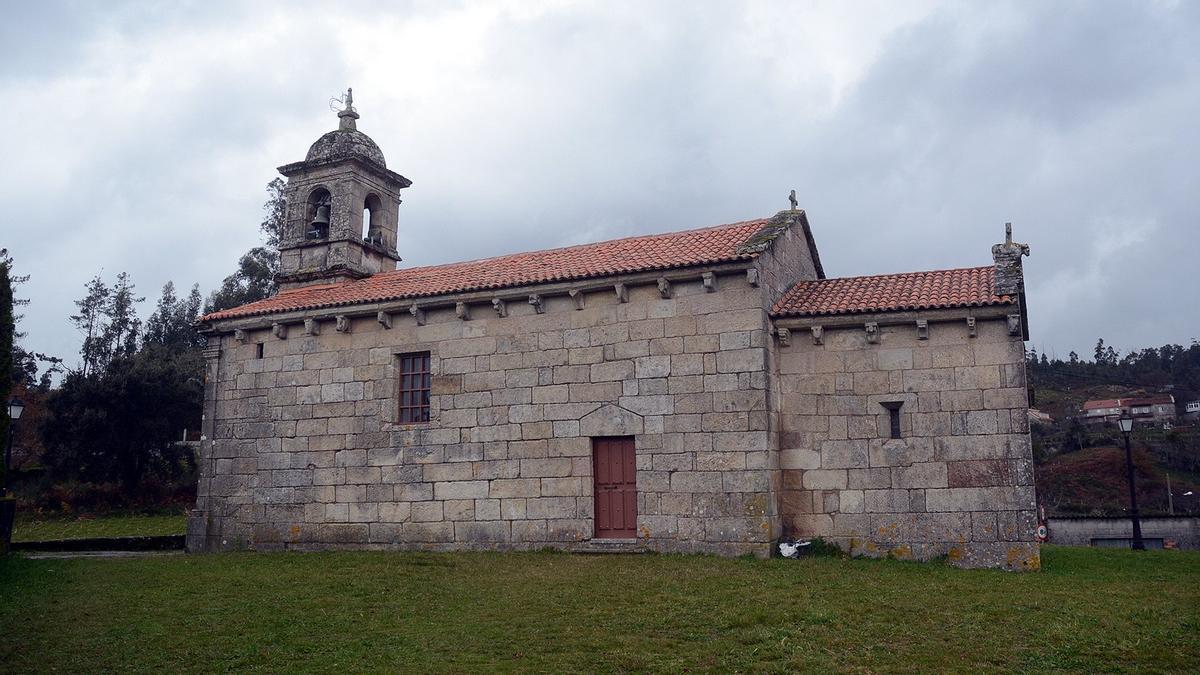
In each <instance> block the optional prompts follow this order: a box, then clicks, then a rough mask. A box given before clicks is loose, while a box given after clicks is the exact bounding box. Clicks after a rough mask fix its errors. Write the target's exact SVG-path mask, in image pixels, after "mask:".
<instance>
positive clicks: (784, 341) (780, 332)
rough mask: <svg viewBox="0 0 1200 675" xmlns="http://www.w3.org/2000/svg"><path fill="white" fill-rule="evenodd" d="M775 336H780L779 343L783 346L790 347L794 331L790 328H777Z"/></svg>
mask: <svg viewBox="0 0 1200 675" xmlns="http://www.w3.org/2000/svg"><path fill="white" fill-rule="evenodd" d="M775 337H778V338H779V345H780V346H781V347H790V346H791V344H792V331H791V329H790V328H778V329H776V330H775Z"/></svg>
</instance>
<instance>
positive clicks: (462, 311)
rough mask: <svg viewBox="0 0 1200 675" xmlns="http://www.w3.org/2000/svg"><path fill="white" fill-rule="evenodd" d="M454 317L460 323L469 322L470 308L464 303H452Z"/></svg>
mask: <svg viewBox="0 0 1200 675" xmlns="http://www.w3.org/2000/svg"><path fill="white" fill-rule="evenodd" d="M454 316H456V317H458V318H459V319H460V320H462V321H470V320H471V308H470V307H469V306H468V305H467V303H465V302H456V303H454Z"/></svg>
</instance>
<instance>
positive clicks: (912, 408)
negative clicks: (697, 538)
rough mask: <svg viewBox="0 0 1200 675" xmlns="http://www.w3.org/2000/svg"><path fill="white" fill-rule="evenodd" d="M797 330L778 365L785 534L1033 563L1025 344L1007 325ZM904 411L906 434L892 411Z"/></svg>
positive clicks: (870, 550)
mask: <svg viewBox="0 0 1200 675" xmlns="http://www.w3.org/2000/svg"><path fill="white" fill-rule="evenodd" d="M942 318H943V319H944V320H941V321H937V322H933V321H931V322H929V323H928V325H927V328H925V329H923V330H919V329H918V327H917V325H916V322H915V321H913V322H908V323H897V324H893V325H881V326H879V328H878V339H877V341H876V340H872V339H870V338H869V337H868V333H867V331H866V330H865V329H864V325H863V324H861V323H860V324H858V325H842V326H840V327H838V326H834V327H828V326H827V327H825V328H824V330H823V332H822V334H821V338H820V340H819V341H820V344H816V342H817V341H818V340H817V339H814V338H813V337H812V334H811V332H810V330H809V328H810V326H811V325H815V323H819V322H818V321H816V320H813V321H809V322H807V324H805V325H799V324H794V325H793V333H792V335H791V336H790V340H789V345H788V346H786V347H785V346H780V347H778V348H777V349H775V350H774V351H775V353H774V358H775V359H776V360H777V362H778V368H779V396H780V399H781V407H780V427H781V431H780V441H779V442H780V446H781V450H780V468H781V474H782V483H783V485H782V505H781V511H782V515H783V523H784V534H785V535H786V536H795V537H815V536H819V537H823V538H826V539H828V540H831V541H833V542H836V543H837V544H839V545H840V546H842V547H843V548H845V549H847V550H849V551H850V552H852V553H854V554H865V555H872V556H883V555H891V556H895V557H902V558H915V559H930V558H935V557H940V556H948V557H949V558H950V559H951V560H952V561H954V562H956V563H958V564H961V565H964V566H989V567H991V566H996V567H1006V568H1012V569H1030V568H1037V567H1038V566H1039V555H1038V546H1037V544H1036V543H1035V541H1034V530H1035V527H1036V519H1035V497H1034V487H1033V485H1034V482H1033V460H1032V454H1031V448H1030V442H1029V434H1028V431H1029V429H1028V417H1027V409H1028V399H1027V393H1026V384H1025V365H1024V343H1023V342H1022V340H1021V336H1020V335H1014V334H1012V333H1011V331H1010V328H1009V323H1008V320H1007V318H1006V317H1004V316H996V317H994V318H990V319H984V318H979V319H978V320H977V323H976V327H975V329H974V333H975V334H974V336H972V331H971V329H969V328H968V325H967V322H966V319H965V317H960V318H953V319H951V318H947V317H942ZM883 404H889V405H895V404H900V408H899V410H900V427H901V433H900V436H901V437H900V438H898V439H896V438H892V437H891V436H892V434H891V424H890V422H891V419H890V413H889V411H888V409H887V407H885V405H883Z"/></svg>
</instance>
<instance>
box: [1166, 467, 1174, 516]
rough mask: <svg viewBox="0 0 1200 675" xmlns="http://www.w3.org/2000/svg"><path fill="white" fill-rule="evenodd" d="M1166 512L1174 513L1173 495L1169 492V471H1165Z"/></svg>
mask: <svg viewBox="0 0 1200 675" xmlns="http://www.w3.org/2000/svg"><path fill="white" fill-rule="evenodd" d="M1167 513H1169V514H1171V515H1172V516H1173V515H1175V495H1173V494H1171V472H1170V471H1168V472H1167Z"/></svg>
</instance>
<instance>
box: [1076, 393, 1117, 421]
mask: <svg viewBox="0 0 1200 675" xmlns="http://www.w3.org/2000/svg"><path fill="white" fill-rule="evenodd" d="M1080 412H1082V413H1083V421H1084V422H1086V423H1088V424H1101V423H1103V422H1111V421H1113V420H1116V419H1118V418H1119V417H1121V399H1119V398H1105V399H1100V400H1097V401H1085V402H1084V404H1083V407H1082V408H1081V410H1080Z"/></svg>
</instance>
